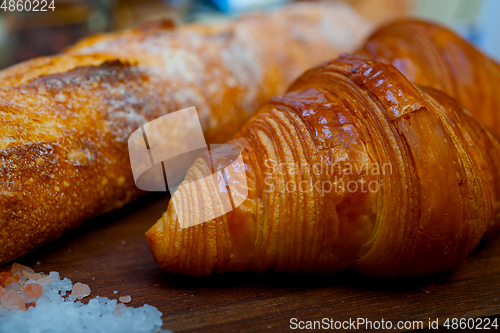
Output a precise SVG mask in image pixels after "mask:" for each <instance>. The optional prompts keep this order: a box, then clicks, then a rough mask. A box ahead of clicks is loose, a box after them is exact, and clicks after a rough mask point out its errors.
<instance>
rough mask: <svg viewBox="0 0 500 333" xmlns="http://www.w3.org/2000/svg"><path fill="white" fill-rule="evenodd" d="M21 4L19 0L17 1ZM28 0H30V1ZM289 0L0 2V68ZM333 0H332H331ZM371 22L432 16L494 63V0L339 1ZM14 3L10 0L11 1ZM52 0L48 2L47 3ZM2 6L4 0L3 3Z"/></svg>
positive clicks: (498, 8) (497, 5)
mask: <svg viewBox="0 0 500 333" xmlns="http://www.w3.org/2000/svg"><path fill="white" fill-rule="evenodd" d="M19 1H21V2H23V0H19ZM32 1H33V0H32ZM292 1H293V0H142V1H140V0H55V1H54V3H53V6H54V7H55V10H54V11H52V9H48V10H47V11H46V12H33V11H17V10H16V11H9V10H8V7H4V6H5V1H4V0H0V4H2V7H3V8H1V9H0V68H4V67H7V66H9V65H12V64H15V63H18V62H20V61H23V60H27V59H30V58H33V57H37V56H42V55H51V54H55V53H58V52H61V51H62V50H63V49H64V48H65V47H67V46H69V45H71V44H73V43H74V42H75V41H76V40H78V39H80V38H82V37H84V36H87V35H89V34H93V33H98V32H105V31H112V30H116V29H123V28H128V27H132V26H135V25H137V24H139V23H140V22H143V21H147V20H153V19H158V18H170V19H172V20H173V21H174V22H176V23H177V24H185V23H189V22H193V21H200V22H207V23H210V22H218V21H222V20H227V19H231V18H234V17H236V16H238V15H241V14H242V13H243V12H245V11H249V10H256V9H264V10H265V9H269V8H273V7H276V6H280V5H282V4H284V3H286V2H292ZM332 1H333V0H332ZM340 1H345V2H348V3H350V4H351V5H352V6H353V7H355V8H356V9H357V10H358V11H359V12H360V13H361V14H362V15H364V16H366V17H367V18H368V19H370V20H373V21H375V22H376V23H383V22H385V21H389V20H394V19H397V18H399V17H402V16H409V15H411V16H417V17H423V18H428V19H432V20H437V21H439V22H441V23H443V24H445V25H447V26H450V27H452V28H453V29H455V30H456V31H458V32H459V33H461V34H462V35H463V36H465V37H466V38H467V39H469V40H470V41H471V42H473V43H474V44H476V45H477V46H478V47H479V48H481V49H483V50H484V51H485V52H486V53H488V54H489V55H490V56H491V57H493V58H495V59H497V60H499V61H500V19H499V18H498V17H497V16H498V14H499V13H500V0H340ZM17 2H18V1H17V0H16V3H17ZM51 2H52V1H51V0H49V1H48V3H49V4H50V3H51ZM6 3H7V6H8V3H9V1H7V2H6Z"/></svg>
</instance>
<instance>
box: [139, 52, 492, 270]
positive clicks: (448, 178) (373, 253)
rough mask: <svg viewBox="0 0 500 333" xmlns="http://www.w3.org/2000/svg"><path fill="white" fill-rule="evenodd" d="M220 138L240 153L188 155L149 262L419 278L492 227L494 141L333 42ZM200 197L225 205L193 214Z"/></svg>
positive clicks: (204, 203)
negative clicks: (332, 54)
mask: <svg viewBox="0 0 500 333" xmlns="http://www.w3.org/2000/svg"><path fill="white" fill-rule="evenodd" d="M228 144H229V145H230V146H231V147H236V148H237V149H238V151H239V152H240V153H239V157H238V159H239V161H238V159H236V158H234V157H229V158H228V159H229V160H228V161H225V160H224V157H222V158H221V157H220V156H219V157H218V156H217V155H223V156H224V154H219V153H218V152H217V151H216V150H214V151H213V152H212V157H211V158H210V156H208V155H205V156H201V157H200V158H199V159H198V160H197V161H196V162H195V164H194V165H192V166H191V168H190V169H189V171H188V173H187V175H186V178H185V180H184V182H183V183H182V184H181V186H180V187H179V189H178V190H177V191H176V192H175V193H174V195H173V197H172V199H171V201H170V202H169V205H168V209H167V211H166V212H165V213H164V214H163V216H162V218H161V219H159V220H158V222H157V223H156V224H155V225H154V226H153V227H152V228H151V229H150V230H149V231H148V232H147V237H148V241H149V246H150V249H151V252H152V254H153V256H154V258H155V260H156V262H157V263H158V265H159V266H160V267H161V268H163V269H165V270H167V271H169V272H174V273H182V274H189V275H192V276H205V275H208V274H210V273H211V272H212V271H217V272H218V273H222V272H227V271H246V270H248V271H264V270H269V269H272V268H275V270H277V271H287V272H319V273H333V272H337V271H340V270H343V269H345V268H351V269H354V270H356V271H359V272H361V273H364V274H367V275H371V276H376V277H386V278H401V277H420V276H425V275H429V274H432V273H436V272H442V271H447V270H450V269H452V268H453V267H455V266H457V265H458V264H460V263H461V262H463V260H464V258H465V257H466V256H467V255H468V254H469V253H470V252H471V251H472V249H474V247H476V246H477V244H478V243H479V241H480V240H481V238H482V237H485V236H488V235H491V234H493V233H495V232H496V231H497V230H498V229H499V227H500V223H499V221H498V219H495V217H498V215H499V210H500V172H499V171H498V170H499V167H500V141H499V140H498V139H497V137H495V136H494V135H493V134H492V133H491V132H489V131H488V130H487V129H485V127H484V126H483V125H481V124H480V123H479V122H478V121H476V120H475V119H474V118H473V117H471V116H470V115H469V114H468V113H467V112H466V111H464V109H463V108H462V107H461V106H460V105H459V104H458V103H457V102H456V101H455V100H454V99H452V98H451V97H449V96H448V95H446V94H445V93H443V92H440V91H438V90H435V89H433V88H428V87H418V86H415V85H413V84H412V83H410V82H409V80H408V79H407V78H405V76H404V75H403V74H402V73H401V72H399V71H398V70H397V69H396V68H395V67H394V66H392V65H390V64H384V63H382V62H378V61H372V60H366V59H364V58H361V57H359V56H349V55H345V56H342V57H340V58H338V59H336V60H332V61H329V62H327V63H325V64H322V65H320V66H318V67H316V68H313V69H311V70H309V71H307V72H306V73H305V74H303V75H302V76H301V77H300V78H299V79H298V80H297V81H296V82H295V83H294V84H293V85H292V86H291V87H290V89H289V91H288V93H287V94H285V95H283V96H281V97H274V98H272V99H270V100H269V101H267V102H265V103H264V104H263V105H262V106H261V107H260V108H259V109H258V111H257V112H256V114H255V115H254V116H253V117H252V118H251V119H250V120H249V122H248V123H247V124H246V125H245V126H244V127H243V128H242V129H241V130H240V131H239V132H238V133H237V134H236V135H235V137H234V138H233V139H232V140H231V141H229V143H228ZM226 155H227V156H233V155H234V154H233V155H231V154H226ZM213 160H216V161H218V162H216V163H212V162H211V161H213ZM235 163H236V165H235ZM231 165H233V166H234V168H233V169H231V170H229V172H228V168H229V167H228V166H231ZM222 168H225V169H222ZM237 169H239V170H240V171H239V172H240V175H241V174H242V175H243V176H244V177H243V178H242V177H239V178H238V176H237V175H236V173H235V170H237ZM220 171H222V173H225V174H226V176H225V177H224V179H222V178H221V177H211V176H210V175H211V174H214V173H218V172H220ZM223 181H224V182H223ZM228 184H229V185H228ZM221 189H222V190H221ZM226 189H228V190H227V191H226ZM228 191H230V193H231V196H232V199H231V203H232V204H233V201H234V203H235V204H233V205H232V206H231V207H230V208H229V209H227V208H225V207H220V206H221V205H222V204H224V202H223V200H221V198H222V197H223V196H224V195H226V194H227V192H228ZM209 209H213V210H217V209H219V210H222V211H224V212H225V214H215V215H214V216H216V217H215V218H213V219H208V220H206V217H207V216H208V217H209V216H210V214H207V213H206V212H207V210H209ZM203 214H204V216H202V215H203ZM212 215H213V214H212ZM218 215H220V216H218ZM203 221H204V222H203Z"/></svg>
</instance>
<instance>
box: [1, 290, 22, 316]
mask: <svg viewBox="0 0 500 333" xmlns="http://www.w3.org/2000/svg"><path fill="white" fill-rule="evenodd" d="M0 303H1V304H2V305H3V306H5V307H6V308H9V309H12V310H23V311H26V304H25V303H24V297H23V296H21V295H19V294H18V293H17V292H16V291H13V290H9V291H7V292H6V293H5V294H4V295H3V296H2V299H0Z"/></svg>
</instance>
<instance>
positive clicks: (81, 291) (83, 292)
mask: <svg viewBox="0 0 500 333" xmlns="http://www.w3.org/2000/svg"><path fill="white" fill-rule="evenodd" d="M71 295H73V296H75V297H76V298H77V299H82V298H84V297H87V296H88V295H90V287H89V286H88V285H86V284H84V283H80V282H77V283H75V285H74V286H73V290H72V291H71Z"/></svg>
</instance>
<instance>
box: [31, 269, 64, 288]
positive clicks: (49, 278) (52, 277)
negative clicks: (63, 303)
mask: <svg viewBox="0 0 500 333" xmlns="http://www.w3.org/2000/svg"><path fill="white" fill-rule="evenodd" d="M57 278H59V275H58V274H55V273H53V272H50V275H49V276H46V277H43V278H41V279H38V280H37V281H36V283H38V284H39V285H41V286H48V285H49V284H51V283H53V282H54V281H56V280H57Z"/></svg>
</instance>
